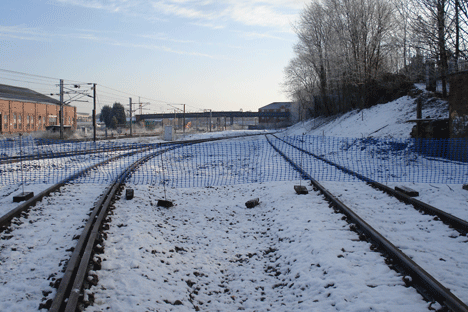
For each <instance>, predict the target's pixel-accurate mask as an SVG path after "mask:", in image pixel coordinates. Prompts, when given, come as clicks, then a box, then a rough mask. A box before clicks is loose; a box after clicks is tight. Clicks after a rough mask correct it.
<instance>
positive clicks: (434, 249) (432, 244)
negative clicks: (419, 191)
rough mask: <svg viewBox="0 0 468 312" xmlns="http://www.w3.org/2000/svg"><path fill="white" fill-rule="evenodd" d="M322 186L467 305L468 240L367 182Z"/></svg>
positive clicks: (432, 217)
mask: <svg viewBox="0 0 468 312" xmlns="http://www.w3.org/2000/svg"><path fill="white" fill-rule="evenodd" d="M322 185H324V186H325V187H326V188H328V189H329V190H330V191H331V192H332V193H333V194H334V195H335V196H337V197H338V198H339V199H340V200H341V201H342V202H343V203H344V204H346V205H347V206H349V207H350V208H351V209H353V210H354V211H355V212H356V213H357V214H358V215H359V216H361V217H362V218H363V219H364V220H366V222H367V223H369V224H370V225H371V226H372V227H374V228H375V229H376V230H377V231H379V232H380V233H381V234H382V235H384V236H385V237H386V238H387V239H388V240H390V241H391V242H392V243H393V244H394V245H395V246H397V247H398V248H399V249H401V250H402V251H403V252H404V253H405V254H406V255H408V256H409V257H410V258H412V259H413V260H414V261H415V262H416V263H417V264H419V265H420V266H421V267H422V268H423V269H425V270H426V271H427V272H428V273H429V274H431V275H432V276H433V277H434V278H435V279H437V280H438V281H439V282H441V283H442V284H443V285H444V286H445V287H447V288H448V289H450V290H451V291H452V293H454V294H455V295H456V296H457V297H458V298H459V299H460V300H462V301H463V302H465V303H468V280H467V279H465V278H460V277H461V276H467V274H468V237H466V236H461V235H460V234H459V233H458V232H457V231H455V230H453V229H451V228H449V227H448V226H447V225H445V224H444V223H443V222H441V221H436V220H435V219H436V218H435V217H434V216H430V215H424V214H422V213H420V212H419V211H417V210H416V209H414V207H413V206H411V205H406V204H404V203H401V202H400V201H398V200H397V199H395V198H393V197H390V196H388V195H387V194H384V193H383V192H381V191H377V190H375V189H373V188H371V187H370V186H368V185H367V184H365V183H338V182H324V183H323V184H322ZM464 209H465V210H466V209H468V208H467V207H466V206H465V207H464Z"/></svg>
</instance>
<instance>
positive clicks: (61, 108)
mask: <svg viewBox="0 0 468 312" xmlns="http://www.w3.org/2000/svg"><path fill="white" fill-rule="evenodd" d="M59 122H60V139H63V79H60V112H59Z"/></svg>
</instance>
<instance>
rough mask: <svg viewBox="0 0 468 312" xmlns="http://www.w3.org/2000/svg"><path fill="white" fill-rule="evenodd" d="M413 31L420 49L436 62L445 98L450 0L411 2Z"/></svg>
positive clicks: (450, 18) (450, 22) (450, 26)
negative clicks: (416, 35) (418, 40)
mask: <svg viewBox="0 0 468 312" xmlns="http://www.w3.org/2000/svg"><path fill="white" fill-rule="evenodd" d="M413 7H414V11H413V13H414V18H413V19H414V21H413V23H412V25H413V31H414V32H415V33H416V34H418V36H419V38H420V42H421V43H422V46H421V48H422V49H425V50H426V51H427V53H428V54H429V56H431V57H433V58H435V59H436V60H437V64H438V67H439V71H440V76H441V80H442V95H443V96H444V97H446V96H447V74H448V59H449V50H448V47H447V43H448V42H449V38H450V36H451V34H452V33H453V29H454V27H453V26H454V24H453V17H452V16H453V7H452V6H451V1H450V0H413Z"/></svg>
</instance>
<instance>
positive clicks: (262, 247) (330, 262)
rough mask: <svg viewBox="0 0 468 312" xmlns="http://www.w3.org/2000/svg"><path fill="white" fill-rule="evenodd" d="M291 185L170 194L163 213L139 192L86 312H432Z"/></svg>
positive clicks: (117, 229) (109, 244) (123, 206)
mask: <svg viewBox="0 0 468 312" xmlns="http://www.w3.org/2000/svg"><path fill="white" fill-rule="evenodd" d="M293 185H294V184H293V183H290V182H274V183H258V184H249V185H239V186H226V187H217V188H192V189H171V190H170V191H169V193H168V194H169V195H168V197H169V198H171V199H175V204H176V206H175V207H173V208H170V209H166V208H160V207H157V206H156V203H157V200H158V199H160V198H161V197H162V196H163V191H162V190H161V189H158V188H155V187H153V186H131V187H133V188H134V189H135V198H134V199H133V200H131V201H127V200H125V199H123V198H121V199H120V200H119V201H118V202H117V203H116V205H115V206H116V208H115V210H113V215H112V216H111V218H112V222H111V226H110V229H109V230H108V231H107V235H108V238H107V240H106V241H105V246H104V248H105V253H104V254H102V255H100V257H102V260H103V262H102V264H103V265H102V270H100V271H97V272H95V273H93V274H97V275H98V277H99V284H98V285H97V286H95V287H92V288H91V289H90V290H89V291H88V294H93V295H94V297H95V304H94V305H93V306H89V307H88V308H87V310H86V311H105V310H111V311H130V310H131V311H197V310H200V311H234V310H247V311H337V310H340V311H369V310H377V311H426V310H428V306H429V304H428V303H426V302H425V301H423V299H422V297H421V296H420V295H419V294H417V293H416V291H415V290H414V289H413V288H406V287H405V286H404V283H403V282H402V280H401V276H399V275H398V274H397V273H396V272H394V271H392V270H390V269H389V268H388V266H387V265H386V264H385V262H384V259H383V258H382V257H381V255H380V254H379V253H375V252H372V251H370V249H369V247H370V244H368V243H365V242H361V241H359V239H358V237H357V234H356V233H354V232H352V231H350V230H349V225H348V224H347V223H346V222H345V221H343V220H341V217H342V215H340V214H334V213H333V210H332V209H331V208H329V207H328V203H327V202H325V201H324V200H323V198H322V197H321V196H317V194H316V193H314V192H312V193H311V194H309V195H301V196H299V195H296V194H295V193H294V190H293ZM309 188H310V187H309ZM255 197H259V198H260V201H261V204H260V205H259V206H257V207H255V208H253V209H246V208H245V206H244V203H245V201H247V200H248V199H251V198H255Z"/></svg>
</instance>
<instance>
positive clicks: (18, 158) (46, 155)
mask: <svg viewBox="0 0 468 312" xmlns="http://www.w3.org/2000/svg"><path fill="white" fill-rule="evenodd" d="M257 135H264V134H263V133H262V134H244V135H237V136H230V137H219V138H210V139H199V140H181V141H168V142H161V143H148V144H132V143H129V144H128V145H125V146H121V147H103V148H95V149H87V150H80V151H69V152H59V153H54V152H47V153H38V154H34V155H21V156H11V157H0V165H3V164H11V163H16V162H21V161H30V160H41V159H51V158H63V157H73V156H79V155H88V154H96V153H104V152H113V151H122V150H129V149H140V148H141V147H142V145H144V146H148V147H154V146H166V145H172V144H191V143H197V142H207V141H215V140H225V139H231V138H232V139H234V138H239V137H248V136H257ZM65 143H72V144H73V143H76V142H65ZM56 144H59V143H56Z"/></svg>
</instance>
